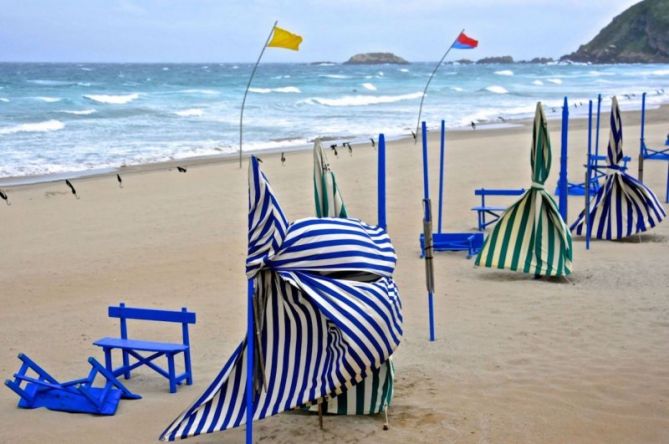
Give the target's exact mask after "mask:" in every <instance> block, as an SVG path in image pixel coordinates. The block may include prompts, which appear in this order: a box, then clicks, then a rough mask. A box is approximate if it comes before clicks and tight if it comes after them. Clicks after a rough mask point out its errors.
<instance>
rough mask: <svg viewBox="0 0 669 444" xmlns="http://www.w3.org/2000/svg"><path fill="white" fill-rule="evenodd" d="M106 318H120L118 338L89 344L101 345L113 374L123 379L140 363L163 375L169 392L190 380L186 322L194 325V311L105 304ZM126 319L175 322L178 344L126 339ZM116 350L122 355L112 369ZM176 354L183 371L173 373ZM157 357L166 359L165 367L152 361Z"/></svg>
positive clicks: (106, 362)
mask: <svg viewBox="0 0 669 444" xmlns="http://www.w3.org/2000/svg"><path fill="white" fill-rule="evenodd" d="M109 317H110V318H119V319H120V320H121V337H120V338H110V337H106V338H102V339H99V340H97V341H95V342H94V343H93V344H95V345H97V346H99V347H102V349H103V350H104V353H105V367H106V368H107V370H109V372H110V373H111V374H113V375H114V376H118V375H123V376H124V377H125V379H129V378H130V372H131V370H134V369H136V368H137V367H140V366H142V365H146V366H147V367H150V368H151V369H153V370H155V371H156V372H157V373H158V374H160V375H162V376H164V377H165V378H167V379H168V380H169V382H170V393H174V392H176V391H177V385H179V384H181V383H182V382H183V381H184V380H185V381H186V384H188V385H191V384H192V383H193V372H192V369H191V361H190V342H189V338H188V324H195V313H193V312H189V311H188V310H186V307H184V308H182V309H181V311H171V310H156V309H149V308H135V307H126V306H125V304H124V303H121V304H120V305H119V306H118V307H114V306H111V307H109ZM128 319H135V320H142V321H162V322H178V323H180V324H181V330H182V336H183V340H182V343H171V342H156V341H143V340H138V339H129V338H128V325H127V320H128ZM114 349H119V350H121V354H122V356H123V365H121V366H120V367H117V368H114V366H113V364H112V350H114ZM140 352H145V353H146V352H149V353H152V354H150V355H148V356H143V355H142V354H141V353H140ZM179 353H183V356H184V372H183V373H181V374H179V375H177V374H176V369H175V365H174V357H175V355H178V354H179ZM131 356H132V357H133V358H135V359H136V360H137V362H134V363H132V364H131V363H130V357H131ZM161 356H165V357H166V358H167V370H165V369H163V368H161V367H159V366H158V365H157V364H155V363H154V362H153V361H154V360H155V359H157V358H159V357H161Z"/></svg>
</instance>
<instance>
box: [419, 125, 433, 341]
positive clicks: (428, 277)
mask: <svg viewBox="0 0 669 444" xmlns="http://www.w3.org/2000/svg"><path fill="white" fill-rule="evenodd" d="M422 137H423V237H424V242H425V281H426V286H427V304H428V317H429V333H430V341H434V339H435V335H434V268H433V264H432V205H431V204H430V187H429V181H428V171H427V167H428V164H427V126H426V125H425V122H423V127H422Z"/></svg>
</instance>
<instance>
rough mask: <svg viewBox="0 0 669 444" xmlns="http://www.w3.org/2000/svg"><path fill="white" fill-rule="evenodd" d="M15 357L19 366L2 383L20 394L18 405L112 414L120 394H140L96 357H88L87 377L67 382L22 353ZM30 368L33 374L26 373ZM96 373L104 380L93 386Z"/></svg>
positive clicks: (121, 395) (135, 395)
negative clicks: (120, 379)
mask: <svg viewBox="0 0 669 444" xmlns="http://www.w3.org/2000/svg"><path fill="white" fill-rule="evenodd" d="M18 358H19V359H20V360H21V362H22V364H21V368H20V369H19V371H18V372H17V373H15V374H14V380H13V381H12V380H9V379H8V380H6V381H5V385H6V386H7V387H9V388H10V389H11V390H13V391H14V392H15V393H16V394H17V395H19V397H20V398H21V399H20V400H19V404H18V406H19V407H20V408H23V409H35V408H39V407H46V408H47V409H49V410H58V411H63V412H72V413H92V414H95V415H113V414H114V413H116V409H117V407H118V403H119V400H120V399H121V398H123V399H141V398H142V397H141V396H139V395H137V394H134V393H132V392H131V391H130V390H128V389H127V388H126V387H125V386H124V385H123V384H121V382H120V381H119V380H118V379H116V377H114V375H112V374H111V373H110V372H109V371H107V369H105V368H104V367H103V366H102V364H100V363H99V362H98V361H96V360H95V358H88V362H89V363H90V364H91V371H90V372H89V373H88V376H87V377H85V378H81V379H75V380H73V381H67V382H59V381H58V380H57V379H56V378H54V377H53V376H51V375H50V374H49V373H47V372H46V370H44V369H43V368H42V367H40V366H39V365H37V363H35V361H33V360H32V359H30V358H29V357H28V356H27V355H24V354H23V353H20V354H19V355H18ZM29 371H31V372H32V373H34V374H35V375H36V376H29V375H28V372H29ZM98 375H101V376H102V377H103V378H104V379H105V381H106V382H105V384H104V386H102V387H93V383H94V382H95V378H96V377H97V376H98ZM24 383H25V386H23V384H24Z"/></svg>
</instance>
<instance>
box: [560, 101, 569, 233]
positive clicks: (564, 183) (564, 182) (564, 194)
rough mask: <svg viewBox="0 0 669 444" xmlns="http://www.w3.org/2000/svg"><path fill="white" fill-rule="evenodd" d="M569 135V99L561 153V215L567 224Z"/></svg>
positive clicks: (563, 113)
mask: <svg viewBox="0 0 669 444" xmlns="http://www.w3.org/2000/svg"><path fill="white" fill-rule="evenodd" d="M568 134H569V104H568V103H567V97H566V96H565V98H564V103H563V105H562V132H561V135H562V138H561V147H560V148H561V153H560V183H559V187H558V188H559V189H560V215H561V216H562V220H564V221H565V223H566V222H567V205H568V202H569V199H568V197H569V185H568V180H569V179H568V178H567V153H568V144H567V142H568V139H567V137H568Z"/></svg>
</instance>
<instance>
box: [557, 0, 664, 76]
mask: <svg viewBox="0 0 669 444" xmlns="http://www.w3.org/2000/svg"><path fill="white" fill-rule="evenodd" d="M560 60H571V61H574V62H592V63H669V0H643V1H642V2H640V3H637V4H635V5H633V6H631V7H629V8H628V9H627V10H626V11H625V12H623V13H622V14H620V15H619V16H617V17H615V18H614V19H613V21H612V22H611V23H610V24H609V25H607V26H606V27H605V28H604V29H602V30H601V31H600V32H599V34H597V36H596V37H595V38H594V39H592V40H591V41H590V42H589V43H587V44H585V45H582V46H581V47H580V48H578V50H577V51H576V52H573V53H571V54H568V55H566V56H563V57H562V58H561V59H560Z"/></svg>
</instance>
